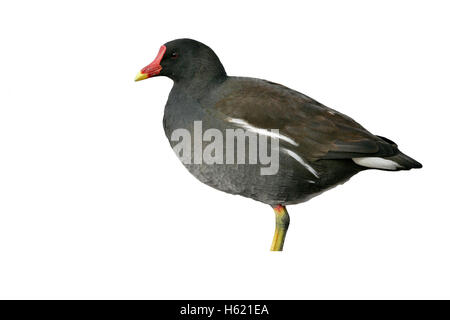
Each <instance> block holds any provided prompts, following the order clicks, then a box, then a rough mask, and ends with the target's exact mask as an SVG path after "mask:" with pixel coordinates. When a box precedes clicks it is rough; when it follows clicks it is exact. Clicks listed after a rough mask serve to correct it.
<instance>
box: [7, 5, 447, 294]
mask: <svg viewBox="0 0 450 320" xmlns="http://www.w3.org/2000/svg"><path fill="white" fill-rule="evenodd" d="M448 15H449V6H448V4H447V5H446V2H445V1H373V2H370V3H369V2H368V1H365V2H362V1H307V2H305V1H291V2H285V1H276V2H273V1H270V2H264V1H258V2H254V3H252V2H244V1H236V2H234V1H227V2H222V3H221V4H215V2H211V1H202V2H200V1H176V0H172V1H169V2H163V1H126V2H124V1H95V2H94V1H77V2H72V3H68V2H62V1H39V2H36V1H15V2H2V4H1V5H0V28H1V30H2V31H1V38H0V41H1V48H2V49H1V51H0V57H1V59H0V88H1V94H0V298H44V299H45V298H60V299H65V298H87V299H90V298H106V299H107V298H138V299H149V298H153V299H155V298H161V299H162V298H186V299H190V298H208V299H215V298H236V299H239V298H247V299H249V298H253V299H260V298H268V299H269V298H270V299H272V298H274V299H277V298H288V299H300V298H307V299H314V298H342V299H347V298H362V299H364V298H450V272H449V270H450V257H449V245H450V232H449V227H450V217H449V212H450V210H449V200H448V186H447V180H448V179H449V173H448V168H447V163H448V159H449V158H448V156H449V151H448V150H449V146H448V138H449V130H448V126H449V124H448V123H449V119H448V116H449V107H450V105H449V102H450V98H449V80H450V78H449V77H450V76H449V75H450V63H449V61H450V59H449V56H450V45H449V41H448V39H449V30H450V20H449V19H448ZM180 37H189V38H194V39H196V40H199V41H202V42H204V43H206V44H208V45H209V46H210V47H211V48H213V49H214V50H215V52H216V53H217V54H218V56H219V57H220V58H221V60H222V62H223V64H224V66H225V68H226V70H227V72H228V74H230V75H242V76H252V77H258V78H264V79H269V80H272V81H275V82H279V83H282V84H284V85H287V86H289V87H291V88H293V89H296V90H299V91H301V92H303V93H305V94H307V95H309V96H311V97H313V98H315V99H317V100H318V101H320V102H322V103H324V104H325V105H328V106H329V107H332V108H335V109H337V110H339V111H341V112H343V113H346V114H348V115H350V116H351V117H353V118H354V119H356V120H357V121H358V122H360V123H361V124H362V125H363V126H365V127H366V128H367V129H369V130H371V131H372V132H373V133H375V134H380V135H383V136H386V137H388V138H390V139H392V140H394V141H396V142H397V143H398V144H399V146H400V148H401V150H402V151H404V152H405V153H406V154H408V155H410V156H412V157H414V158H415V159H417V160H418V161H420V162H421V163H422V164H423V165H424V168H423V169H421V170H414V171H409V172H396V173H391V172H381V171H370V172H363V173H361V174H359V175H357V176H355V177H354V178H352V179H351V180H350V181H349V182H348V183H347V184H345V185H343V186H340V187H338V188H335V189H333V190H331V191H329V192H327V193H325V194H323V195H321V196H319V197H317V198H315V199H313V200H311V201H310V202H307V203H305V204H301V205H297V206H291V207H289V208H288V209H289V211H290V214H291V226H290V230H289V232H288V236H287V239H286V245H285V251H284V252H283V253H273V252H270V251H269V247H270V244H271V241H272V235H273V231H274V214H273V212H272V209H271V208H270V207H269V206H267V205H263V204H261V203H257V202H255V201H253V200H249V199H245V198H242V197H239V196H232V195H228V194H225V193H222V192H219V191H216V190H214V189H211V188H209V187H207V186H205V185H202V184H201V183H200V182H198V181H196V180H195V179H194V178H193V177H192V176H191V175H190V174H189V173H188V172H187V171H186V170H185V169H184V168H183V166H182V165H181V163H180V162H179V160H178V159H177V158H176V157H175V155H174V153H173V151H172V150H171V149H170V146H169V144H168V142H167V140H166V138H165V136H164V133H163V129H162V115H163V108H164V104H165V102H166V99H167V96H168V93H169V91H170V88H171V85H172V83H171V81H170V80H169V79H167V78H156V79H149V80H145V81H142V82H139V83H135V82H134V81H133V79H134V76H135V74H136V73H137V71H139V70H140V69H141V68H142V67H144V66H145V65H147V64H148V63H149V62H151V61H152V60H153V58H154V57H155V55H156V53H157V51H158V49H159V47H160V45H161V44H163V43H165V42H167V41H170V40H173V39H176V38H180Z"/></svg>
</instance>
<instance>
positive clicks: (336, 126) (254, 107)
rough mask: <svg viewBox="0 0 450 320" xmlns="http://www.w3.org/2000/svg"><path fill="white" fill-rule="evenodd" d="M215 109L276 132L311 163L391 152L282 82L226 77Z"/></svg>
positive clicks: (343, 117) (394, 148) (393, 151)
mask: <svg viewBox="0 0 450 320" xmlns="http://www.w3.org/2000/svg"><path fill="white" fill-rule="evenodd" d="M224 86H225V95H224V96H223V97H222V98H221V99H219V101H218V102H217V103H216V105H215V108H216V109H217V110H218V111H219V112H220V113H222V114H224V115H225V116H227V117H230V118H237V119H241V120H244V121H246V122H248V123H249V124H250V125H252V126H254V127H258V128H264V129H279V130H280V133H281V134H283V135H286V136H288V137H290V138H292V139H293V140H294V141H295V142H297V143H298V145H299V146H298V147H297V148H298V150H299V151H300V152H301V153H302V154H303V155H304V156H305V157H306V158H307V159H308V160H311V161H314V160H318V159H348V158H354V157H364V156H391V155H394V154H396V153H397V152H398V151H397V146H396V145H395V144H394V143H393V142H392V141H389V140H387V139H384V138H382V137H378V136H375V135H373V134H371V133H370V132H369V131H367V130H366V129H364V128H363V127H362V126H361V125H360V124H358V123H357V122H356V121H354V120H353V119H351V118H350V117H348V116H346V115H344V114H342V113H339V112H337V111H335V110H333V109H330V108H328V107H326V106H324V105H322V104H320V103H319V102H317V101H315V100H313V99H311V98H309V97H307V96H305V95H303V94H301V93H299V92H296V91H294V90H291V89H289V88H287V87H284V86H282V85H279V84H276V83H272V82H268V81H264V80H259V79H250V78H232V79H231V80H230V81H228V83H226V84H224Z"/></svg>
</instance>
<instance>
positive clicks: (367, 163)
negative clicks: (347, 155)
mask: <svg viewBox="0 0 450 320" xmlns="http://www.w3.org/2000/svg"><path fill="white" fill-rule="evenodd" d="M352 160H353V162H355V163H356V164H358V165H360V166H363V167H367V168H373V169H384V170H396V169H398V168H401V167H402V166H401V165H399V164H398V163H397V162H395V161H392V160H388V159H383V158H378V157H365V158H353V159H352Z"/></svg>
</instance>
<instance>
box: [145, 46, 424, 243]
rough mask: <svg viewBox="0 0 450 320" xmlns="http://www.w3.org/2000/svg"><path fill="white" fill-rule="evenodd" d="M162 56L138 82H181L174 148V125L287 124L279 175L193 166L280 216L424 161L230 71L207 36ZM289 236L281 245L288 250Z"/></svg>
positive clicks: (174, 97)
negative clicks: (353, 182) (373, 172)
mask: <svg viewBox="0 0 450 320" xmlns="http://www.w3.org/2000/svg"><path fill="white" fill-rule="evenodd" d="M163 49H164V50H163ZM161 52H162V53H161ZM155 61H156V62H155ZM155 61H154V62H153V63H152V64H151V65H149V66H148V67H146V68H147V69H145V68H144V69H143V70H142V71H141V73H139V75H138V77H137V80H141V79H143V78H146V77H150V76H156V75H161V76H167V77H169V78H171V79H172V80H173V81H174V86H173V88H172V91H171V92H170V95H169V98H168V101H167V104H166V107H165V112H164V130H165V133H166V136H167V137H168V138H169V141H170V142H171V144H172V146H174V145H175V144H176V143H177V142H173V141H171V139H170V137H171V134H172V133H173V131H174V130H176V129H179V128H185V129H187V130H188V131H189V132H191V133H192V134H193V131H194V129H193V128H194V121H202V125H203V131H205V130H207V129H209V128H217V129H218V130H220V131H221V132H225V129H227V128H244V129H246V128H247V129H248V128H253V129H255V128H256V129H266V130H268V129H278V130H279V134H280V135H282V137H284V139H280V140H279V144H280V158H279V171H278V173H277V174H276V175H261V174H260V168H261V165H260V164H255V165H250V164H213V165H207V164H187V165H186V167H187V169H188V170H189V171H190V172H191V173H192V174H193V175H194V176H195V177H196V178H197V179H199V180H200V181H202V182H204V183H206V184H207V185H209V186H211V187H214V188H216V189H219V190H222V191H225V192H228V193H232V194H239V195H242V196H245V197H249V198H252V199H255V200H257V201H261V202H263V203H267V204H269V205H271V206H273V207H274V208H275V209H276V210H275V212H276V214H277V219H278V218H279V217H280V214H281V215H282V216H284V217H285V216H287V211H285V209H284V206H285V205H288V204H295V203H299V202H304V201H306V200H309V199H310V198H312V197H314V196H315V195H318V194H320V193H321V192H323V191H325V190H327V189H330V188H332V187H334V186H336V185H338V184H340V183H344V182H345V181H347V180H348V179H349V178H350V177H351V176H353V175H354V174H356V173H358V172H360V171H362V170H366V169H369V168H374V169H381V170H409V169H411V168H421V167H422V166H421V164H420V163H418V162H417V161H415V160H413V159H412V158H410V157H408V156H406V155H404V154H403V153H401V152H400V151H399V149H398V147H397V145H396V144H395V143H394V142H392V141H390V140H389V139H386V138H383V137H380V136H376V135H373V134H372V133H370V132H369V131H367V130H366V129H364V128H363V127H362V126H361V125H360V124H358V123H357V122H355V121H354V120H353V119H352V118H350V117H348V116H346V115H344V114H342V113H339V112H338V111H336V110H333V109H330V108H328V107H326V106H324V105H322V104H321V103H319V102H317V101H315V100H313V99H311V98H309V97H307V96H305V95H303V94H301V93H299V92H297V91H294V90H292V89H289V88H287V87H284V86H282V85H280V84H276V83H273V82H269V81H265V80H260V79H253V78H244V77H230V76H228V75H227V74H226V72H225V69H224V68H223V66H222V64H221V63H220V60H219V58H218V57H217V56H216V54H215V53H214V52H213V51H212V50H211V49H210V48H209V47H207V46H206V45H204V44H202V43H200V42H197V41H194V40H190V39H179V40H174V41H171V42H168V43H166V44H165V46H164V48H163V47H162V49H161V51H160V55H159V56H158V57H157V59H155ZM149 70H150V71H149ZM158 70H159V71H158ZM224 136H225V133H224ZM206 145H207V143H203V148H205V146H206ZM192 150H194V147H193V146H192ZM192 152H193V151H192ZM246 163H247V162H246ZM280 208H282V209H283V210H281V209H280ZM278 220H280V221H281V222H280V221H278ZM278 220H277V232H278V231H279V228H281V229H280V230H282V229H283V228H284V229H283V230H285V231H286V230H287V224H288V220H289V219H287V222H286V219H284V220H283V219H278ZM283 221H284V222H283ZM278 222H279V223H278ZM283 226H284V227H283ZM282 227H283V228H282ZM276 238H279V237H277V235H276ZM282 238H283V239H282V240H276V241H278V242H280V241H281V244H280V243H278V247H277V245H276V244H275V245H274V246H275V247H272V249H273V250H280V249H281V248H282V245H283V243H282V241H283V240H284V236H283V237H282ZM274 242H275V239H274Z"/></svg>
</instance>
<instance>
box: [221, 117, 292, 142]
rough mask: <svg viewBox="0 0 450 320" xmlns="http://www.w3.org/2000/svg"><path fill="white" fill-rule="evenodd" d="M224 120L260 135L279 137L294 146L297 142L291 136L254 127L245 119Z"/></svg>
mask: <svg viewBox="0 0 450 320" xmlns="http://www.w3.org/2000/svg"><path fill="white" fill-rule="evenodd" d="M226 120H227V121H228V122H231V123H234V124H237V125H239V126H241V127H243V128H244V129H247V130H248V131H251V132H254V133H257V134H262V135H265V136H269V137H272V138H277V139H280V140H284V141H286V142H288V143H290V144H292V145H294V146H298V143H297V142H295V141H294V140H292V139H291V138H289V137H288V136H285V135H282V134H279V133H275V132H272V131H269V130H267V129H261V128H256V127H254V126H252V125H251V124H249V123H248V122H247V121H245V120H242V119H235V118H226Z"/></svg>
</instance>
